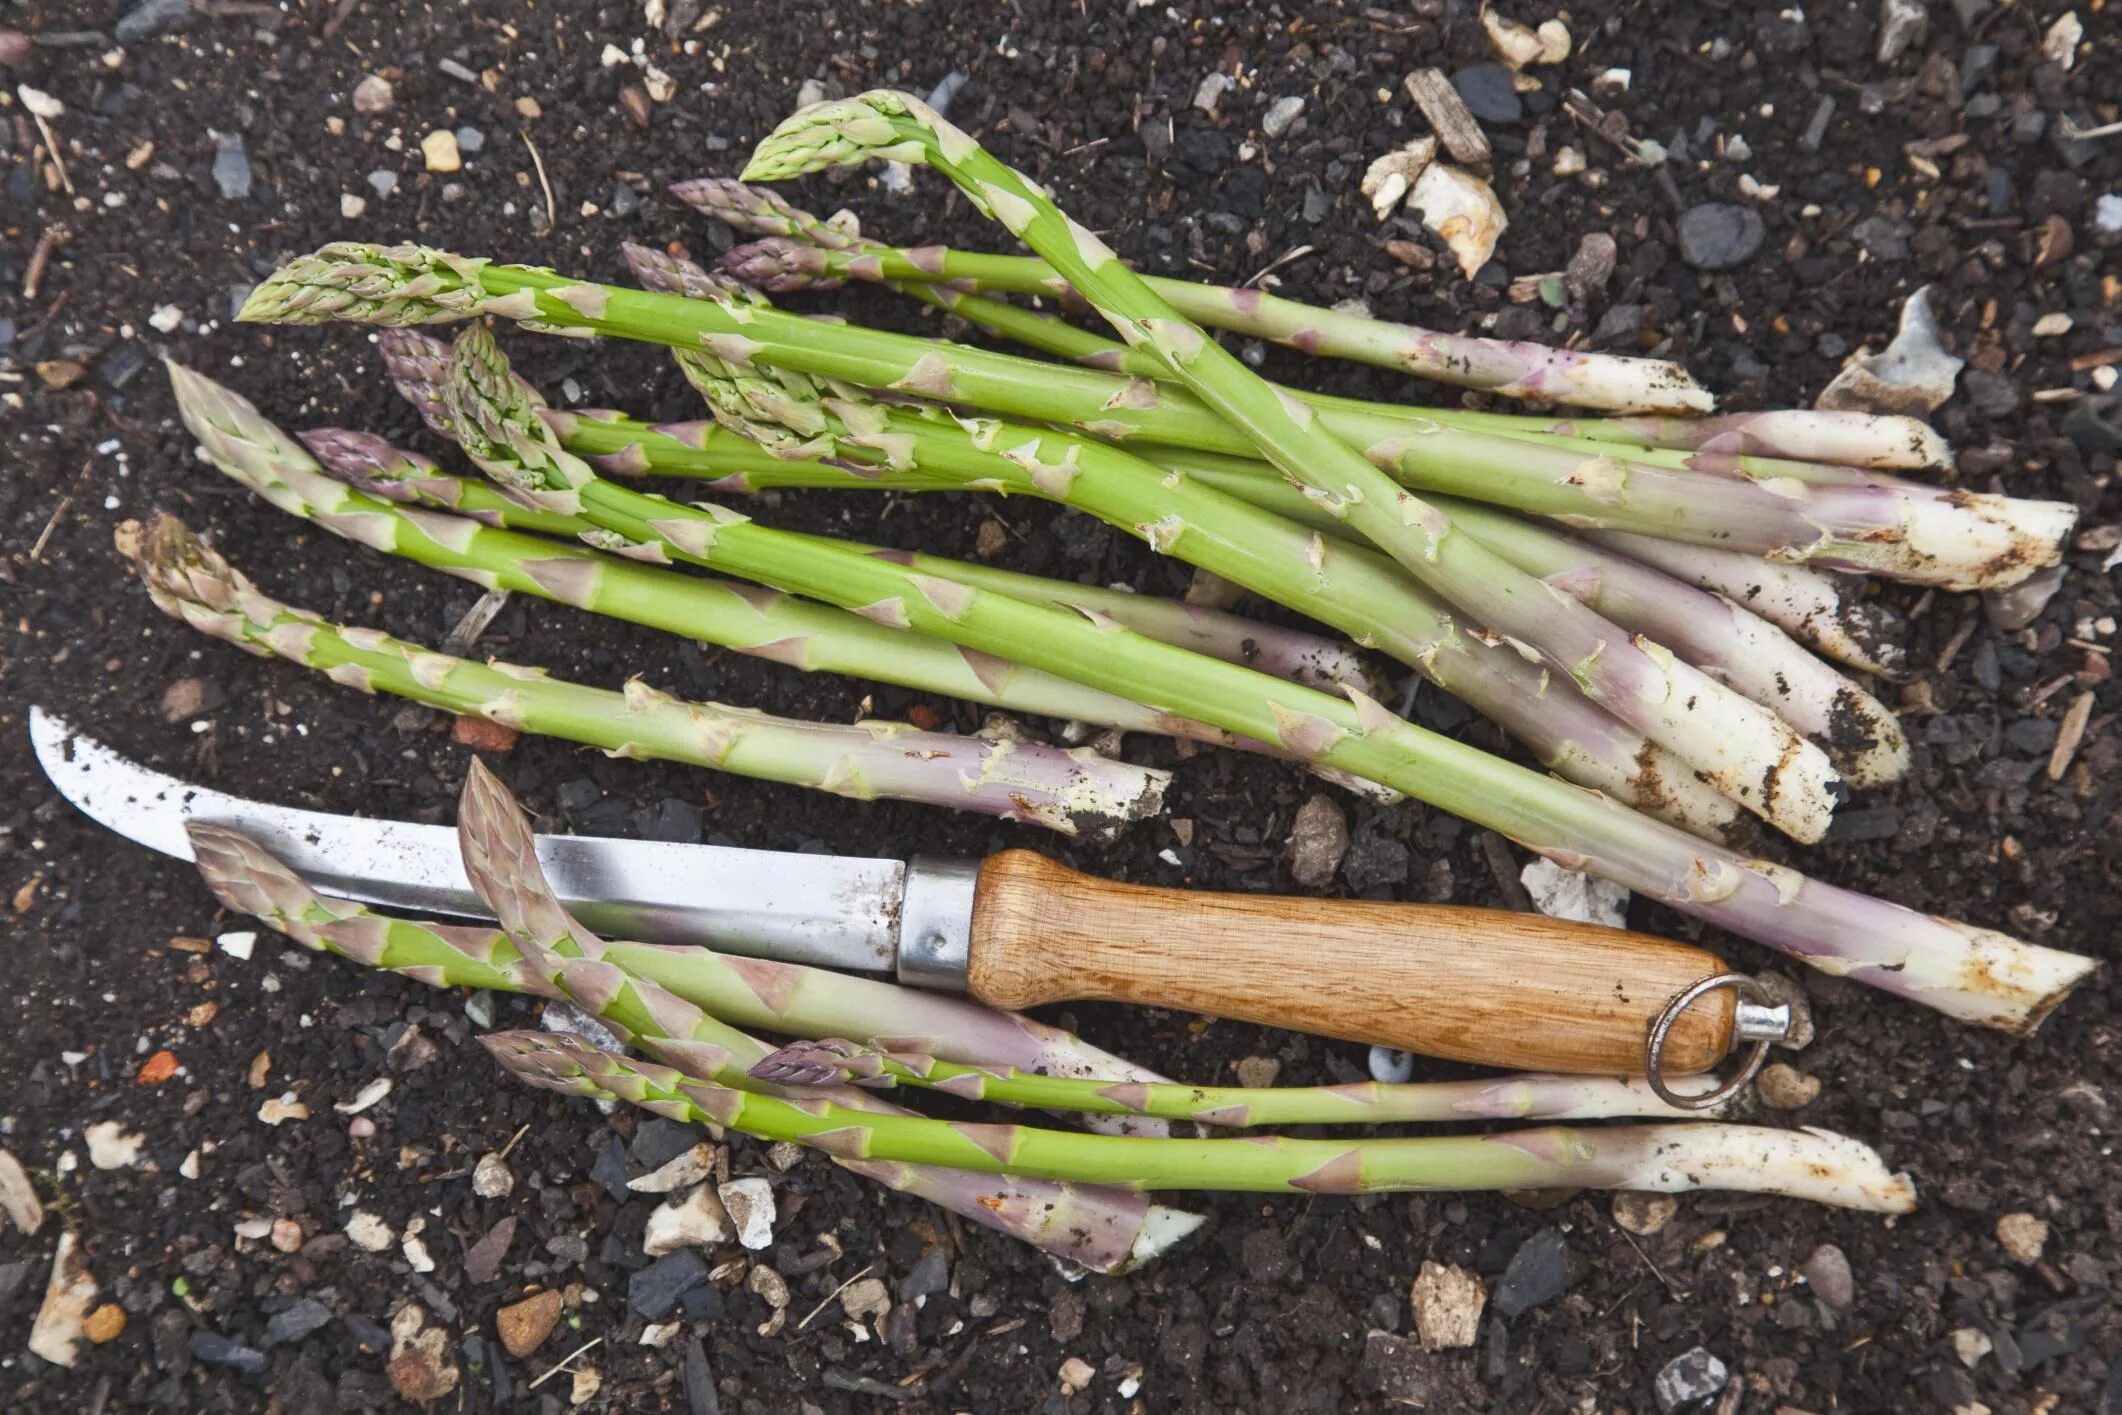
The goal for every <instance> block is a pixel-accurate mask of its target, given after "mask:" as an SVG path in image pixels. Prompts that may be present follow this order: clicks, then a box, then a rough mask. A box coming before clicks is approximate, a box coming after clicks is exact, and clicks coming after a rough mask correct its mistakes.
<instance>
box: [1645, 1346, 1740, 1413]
mask: <svg viewBox="0 0 2122 1415" xmlns="http://www.w3.org/2000/svg"><path fill="white" fill-rule="evenodd" d="M1730 1380H1731V1371H1730V1370H1729V1369H1728V1368H1727V1367H1726V1366H1725V1364H1724V1363H1723V1362H1722V1361H1720V1360H1718V1359H1717V1358H1716V1357H1714V1356H1712V1355H1710V1354H1709V1352H1708V1351H1707V1350H1706V1349H1705V1348H1703V1347H1700V1346H1696V1347H1691V1348H1689V1349H1688V1350H1686V1351H1683V1352H1681V1353H1680V1354H1679V1355H1678V1356H1675V1357H1674V1358H1673V1359H1672V1360H1670V1361H1668V1362H1666V1363H1665V1369H1664V1370H1662V1371H1660V1372H1658V1379H1657V1380H1656V1381H1655V1382H1653V1383H1652V1386H1651V1393H1652V1394H1654V1395H1656V1396H1657V1398H1658V1409H1660V1410H1662V1411H1663V1412H1665V1415H1695V1412H1697V1411H1700V1410H1703V1409H1705V1408H1707V1406H1708V1404H1709V1402H1710V1401H1712V1400H1714V1399H1716V1397H1717V1396H1718V1394H1719V1393H1720V1392H1722V1391H1723V1389H1724V1387H1725V1385H1726V1384H1727V1383H1729V1382H1730Z"/></svg>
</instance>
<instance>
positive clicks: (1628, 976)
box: [30, 707, 1776, 1074]
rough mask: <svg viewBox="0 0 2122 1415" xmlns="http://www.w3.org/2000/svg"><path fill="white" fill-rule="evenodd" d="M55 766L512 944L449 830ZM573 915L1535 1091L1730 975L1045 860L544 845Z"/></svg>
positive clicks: (1643, 942)
mask: <svg viewBox="0 0 2122 1415" xmlns="http://www.w3.org/2000/svg"><path fill="white" fill-rule="evenodd" d="M30 736H31V740H32V744H33V746H34V748H35V750H36V754H37V760H38V761H39V763H40V764H42V766H43V768H44V771H45V774H46V775H47V776H48V777H50V778H51V781H52V783H53V785H55V786H56V787H57V788H58V789H59V791H60V793H61V794H62V795H64V796H65V797H66V798H67V800H69V801H71V802H72V803H73V804H74V805H75V806H76V807H78V808H79V809H80V810H81V811H82V812H83V813H84V814H86V815H88V816H89V817H90V818H91V819H93V820H96V821H98V822H100V823H101V824H103V825H105V826H108V827H109V828H110V829H112V830H114V831H116V832H117V833H118V834H120V835H122V836H125V837H126V838H127V839H129V840H133V841H137V842H138V843H140V844H142V845H145V846H148V847H149V848H151V849H154V850H159V851H161V852H162V853H163V854H165V855H173V856H176V857H177V858H179V859H186V860H188V859H191V858H192V852H191V844H190V842H189V840H188V839H187V838H186V835H185V830H184V823H185V822H186V821H187V820H201V821H208V822H212V823H215V824H220V825H226V826H230V827H232V828H235V829H239V830H241V831H243V832H245V833H246V834H248V835H250V836H252V837H253V838H255V839H256V840H257V841H258V842H259V843H260V844H261V845H263V846H264V847H265V848H266V849H267V850H269V851H270V852H272V853H273V854H274V855H276V856H278V857H279V858H280V860H281V861H282V862H284V863H285V864H287V865H288V866H289V867H290V868H291V869H293V870H294V871H296V873H298V874H300V875H301V876H302V877H303V878H304V879H305V880H307V881H308V882H309V884H310V885H311V886H312V887H313V888H315V889H317V890H318V891H319V892H320V893H325V894H332V895H337V896H340V897H342V898H345V899H352V900H358V901H360V902H361V903H364V904H375V905H382V906H387V907H391V908H397V909H401V910H408V911H413V912H418V913H423V914H443V915H452V916H456V917H460V918H472V919H490V918H491V917H492V915H491V914H490V913H489V912H488V911H487V910H486V909H485V907H484V906H483V905H482V904H481V903H480V901H479V898H478V896H477V895H475V894H473V892H472V889H471V885H470V883H469V881H468V880H467V879H466V878H465V874H464V869H463V866H462V864H461V862H460V859H459V855H458V844H457V834H456V831H455V830H454V829H452V828H450V827H447V826H437V825H416V824H413V823H411V822H407V821H389V820H371V819H368V818H366V817H358V816H341V815H333V814H329V813H326V812H322V811H309V810H301V809H296V808H292V807H287V806H276V805H270V804H267V803H265V802H260V801H250V800H245V799H243V798H241V797H238V796H231V795H226V794H223V793H221V792H218V791H212V790H208V789H206V788H204V787H200V786H195V785H192V784H190V783H188V782H185V781H182V780H180V779H178V778H176V777H173V776H168V775H165V774H163V773H161V772H158V771H155V770H153V769H152V768H149V767H146V766H142V765H140V764H139V763H137V762H133V761H129V760H127V759H126V758H125V757H123V756H121V755H120V754H119V753H117V752H116V751H114V750H113V749H111V748H110V747H108V746H105V745H104V744H102V743H100V742H97V741H95V740H94V739H93V738H90V737H87V736H84V735H82V734H80V733H78V732H76V731H74V730H73V729H72V728H70V727H69V726H68V725H67V724H66V722H65V721H64V720H63V719H61V718H59V717H57V716H55V715H54V714H52V713H49V712H46V711H44V710H43V709H41V708H35V707H33V708H31V709H30ZM537 841H538V858H539V861H540V862H541V863H542V864H543V865H544V866H545V870H546V874H547V875H548V877H549V878H550V880H551V882H552V885H553V887H554V889H555V890H556V891H557V892H558V894H559V895H560V897H561V899H562V900H563V901H564V902H565V903H566V904H567V907H568V908H569V909H570V910H572V911H573V912H574V913H575V914H577V915H578V916H579V917H580V918H581V919H582V921H583V922H584V923H585V924H587V925H588V926H589V927H591V928H593V929H595V930H597V931H598V932H600V933H603V934H605V935H607V936H610V937H621V938H631V939H638V940H642V941H646V942H655V943H689V944H703V945H706V946H708V947H710V948H714V949H718V950H720V951H722V952H726V953H736V954H746V955H750V956H754V957H764V958H778V959H783V960H786V961H789V962H796V963H809V964H815V965H818V966H821V967H827V968H841V969H852V970H856V971H861V972H879V973H891V974H895V975H896V976H897V977H898V979H899V980H900V981H901V982H904V983H909V984H913V985H916V986H920V987H930V988H940V989H949V990H953V991H959V992H968V993H970V994H971V995H972V996H973V997H975V998H977V999H979V1000H980V1001H982V1002H985V1003H987V1004H989V1005H990V1006H994V1007H1000V1008H1005V1009H1010V1010H1016V1009H1021V1008H1026V1007H1033V1006H1037V1005H1039V1004H1042V1003H1050V1002H1061V1001H1068V1000H1097V1001H1113V1002H1131V1003H1138V1004H1144V1005H1149V1006H1158V1007H1173V1008H1181V1009H1184V1010H1187V1011H1190V1012H1201V1013H1207V1014H1209V1015H1212V1016H1218V1017H1233V1018H1238V1019H1241V1020H1244V1021H1248V1022H1259V1023H1263V1024H1266V1025H1269V1026H1276V1027H1290V1028H1295V1029H1298V1030H1302V1031H1308V1032H1317V1033H1321V1034H1323V1035H1326V1036H1333V1037H1342V1038H1346V1039H1348V1040H1351V1041H1358V1042H1372V1043H1377V1044H1380V1045H1384V1046H1389V1047H1395V1048H1399V1049H1401V1050H1405V1051H1415V1052H1421V1053H1424V1054H1426V1055H1431V1056H1441V1057H1449V1058H1452V1059H1455V1060H1459V1061H1470V1062H1476V1063H1481V1064H1485V1065H1492V1066H1504V1067H1510V1068H1512V1069H1517V1070H1539V1071H1591V1072H1609V1073H1621V1072H1640V1071H1642V1070H1643V1069H1644V1057H1645V1044H1646V1035H1647V1032H1648V1029H1649V1028H1650V1026H1651V1024H1652V1023H1653V1022H1654V1021H1656V1020H1658V1018H1659V1016H1660V1013H1661V1012H1663V1011H1664V1010H1665V1009H1666V1005H1667V1003H1668V1002H1671V1001H1673V1000H1674V999H1676V998H1678V997H1679V996H1680V995H1682V994H1683V993H1686V992H1688V991H1689V989H1690V988H1692V987H1695V986H1696V985H1698V984H1701V983H1702V982H1703V981H1704V980H1705V979H1708V978H1711V977H1713V976H1715V975H1720V974H1724V972H1725V969H1724V964H1723V963H1722V962H1721V961H1720V960H1719V959H1718V958H1717V957H1716V956H1715V955H1714V954H1711V953H1708V952H1706V951H1704V950H1702V949H1699V948H1694V947H1691V946H1688V945H1684V944H1679V943H1673V942H1670V941H1668V940H1665V939H1659V938H1653V937H1650V936H1648V935H1645V934H1639V933H1632V932H1629V931H1626V930H1623V929H1611V928H1605V927H1602V926H1599V925H1596V924H1580V923H1573V922H1569V921H1566V920H1561V919H1551V918H1547V917H1544V916H1542V915H1538V914H1519V913H1512V912H1508V911H1504V910H1494V909H1471V908H1460V907H1452V906H1443V905H1426V904H1394V903H1374V902H1365V901H1356V900H1335V899H1301V898H1288V897H1280V896H1271V895H1239V894H1222V893H1212V892H1204V891H1193V890H1180V889H1157V888H1147V887H1143V886H1138V885H1127V884H1119V883H1116V882H1114V881H1110V880H1103V879H1098V878H1095V877H1092V876H1089V875H1084V874H1079V873H1078V872H1076V871H1075V870H1072V869H1069V868H1067V867H1066V866H1064V865H1060V864H1056V863H1055V862H1053V861H1052V860H1048V859H1046V858H1045V857H1043V856H1041V855H1037V854H1034V853H1033V852H1031V851H1029V850H1006V851H1003V852H1002V853H1001V854H998V855H994V856H992V857H990V858H988V859H986V860H983V861H974V860H956V859H941V858H933V857H916V858H915V859H913V860H911V861H906V862H902V861H899V860H878V859H857V858H851V857H847V856H835V855H812V854H798V853H791V852H784V851H776V850H749V849H737V848H733V847H729V846H720V845H686V844H675V843H669V842H660V841H649V840H618V839H606V838H600V837H595V836H578V835H540V836H538V837H537ZM1775 1011H1776V1009H1767V1008H1760V1007H1758V1006H1757V1005H1756V1004H1753V1003H1748V1002H1743V1001H1739V1000H1737V999H1736V998H1735V996H1734V995H1733V994H1732V993H1731V992H1728V991H1724V990H1714V991H1712V992H1710V993H1709V994H1708V995H1706V996H1702V997H1701V998H1700V1000H1699V1001H1698V1002H1696V1003H1695V1004H1694V1005H1692V1006H1690V1007H1688V1008H1687V1010H1686V1011H1685V1012H1683V1013H1681V1014H1680V1015H1679V1016H1678V1017H1677V1018H1676V1019H1669V1020H1670V1027H1669V1030H1668V1031H1667V1032H1666V1034H1665V1035H1664V1036H1663V1038H1662V1047H1663V1053H1662V1059H1661V1069H1662V1070H1663V1071H1664V1072H1665V1073H1667V1074H1682V1073H1686V1072H1695V1071H1704V1070H1707V1069H1709V1068H1710V1067H1712V1066H1714V1065H1716V1064H1717V1063H1718V1062H1719V1061H1721V1060H1722V1059H1723V1058H1724V1057H1725V1056H1726V1055H1727V1054H1728V1053H1729V1052H1730V1051H1731V1049H1732V1047H1733V1045H1734V1043H1735V1041H1737V1040H1742V1039H1743V1040H1749V1041H1755V1040H1760V1039H1761V1038H1763V1037H1764V1036H1767V1035H1770V1034H1771V1033H1772V1032H1773V1031H1774V1029H1775V1026H1776V1021H1775V1018H1774V1017H1773V1016H1772V1015H1770V1014H1772V1013H1773V1012H1775Z"/></svg>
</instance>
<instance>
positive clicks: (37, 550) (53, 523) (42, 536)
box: [29, 462, 95, 565]
mask: <svg viewBox="0 0 2122 1415" xmlns="http://www.w3.org/2000/svg"><path fill="white" fill-rule="evenodd" d="M94 466H95V463H93V462H88V463H84V464H83V465H82V467H81V470H80V471H79V472H78V473H76V474H75V476H74V484H73V485H72V486H70V487H68V488H67V489H66V495H64V496H62V497H60V498H59V504H58V505H57V506H54V507H53V508H52V518H51V519H50V520H49V521H46V522H45V523H44V529H43V530H42V531H40V532H38V534H37V543H36V544H35V545H33V546H31V547H30V548H29V558H30V563H31V564H33V565H34V564H35V563H36V562H37V561H39V560H41V559H43V558H44V547H45V545H46V544H47V543H48V542H49V541H50V540H51V538H52V532H53V531H55V530H57V529H58V528H59V518H60V517H61V516H64V515H65V514H66V508H67V507H69V506H71V505H73V504H74V493H76V492H78V491H80V490H81V483H82V482H84V481H86V480H87V479H88V474H89V471H90V470H91V469H92V468H93V467H94Z"/></svg>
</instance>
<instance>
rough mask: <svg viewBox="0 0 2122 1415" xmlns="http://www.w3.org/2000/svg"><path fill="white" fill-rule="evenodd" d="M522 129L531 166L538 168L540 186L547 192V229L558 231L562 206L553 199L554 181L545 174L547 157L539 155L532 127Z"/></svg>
mask: <svg viewBox="0 0 2122 1415" xmlns="http://www.w3.org/2000/svg"><path fill="white" fill-rule="evenodd" d="M520 131H521V133H522V134H523V145H524V146H525V147H527V148H529V149H530V155H531V166H533V167H535V168H537V169H538V186H539V187H540V189H542V190H543V191H544V193H545V229H546V230H548V231H557V230H559V229H560V207H559V205H558V203H556V202H554V200H553V184H552V181H551V179H549V178H548V177H547V176H546V175H545V159H544V158H542V157H540V156H539V155H538V144H536V143H534V142H532V141H531V135H530V129H529V128H523V129H521V130H520Z"/></svg>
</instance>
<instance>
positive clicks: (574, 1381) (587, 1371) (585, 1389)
mask: <svg viewBox="0 0 2122 1415" xmlns="http://www.w3.org/2000/svg"><path fill="white" fill-rule="evenodd" d="M603 1388H604V1377H602V1376H600V1375H598V1374H597V1368H596V1367H595V1366H577V1367H576V1368H575V1370H574V1374H573V1375H571V1376H570V1377H569V1378H568V1382H567V1403H568V1404H569V1405H587V1404H588V1403H589V1402H590V1399H591V1398H592V1397H593V1396H595V1395H596V1393H597V1392H598V1391H600V1390H602V1389H603Z"/></svg>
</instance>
